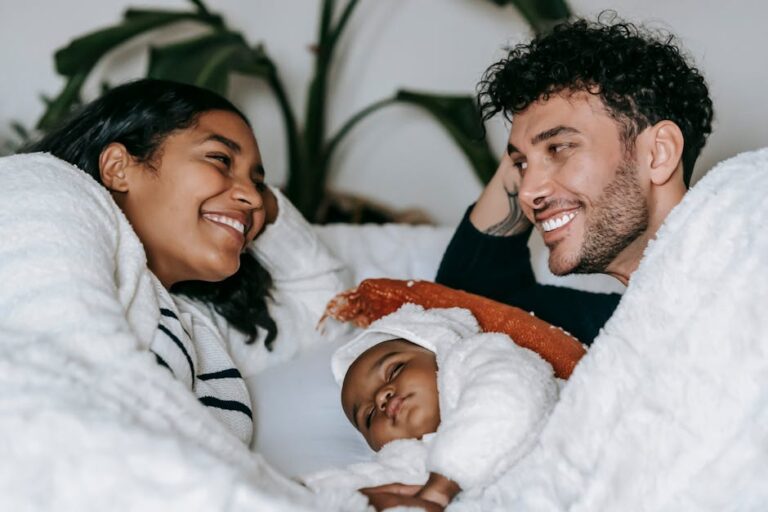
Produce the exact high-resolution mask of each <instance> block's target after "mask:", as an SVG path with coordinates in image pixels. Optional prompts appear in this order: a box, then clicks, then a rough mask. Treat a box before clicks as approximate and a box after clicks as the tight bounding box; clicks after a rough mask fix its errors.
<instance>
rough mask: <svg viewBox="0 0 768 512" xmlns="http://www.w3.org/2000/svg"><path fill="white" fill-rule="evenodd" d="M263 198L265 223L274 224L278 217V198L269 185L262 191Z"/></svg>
mask: <svg viewBox="0 0 768 512" xmlns="http://www.w3.org/2000/svg"><path fill="white" fill-rule="evenodd" d="M261 200H262V201H263V202H264V216H265V219H264V220H265V222H264V225H265V226H266V225H267V224H272V223H273V222H275V219H277V210H278V207H277V198H276V197H275V194H273V193H272V190H271V189H270V188H269V187H264V190H263V191H262V192H261Z"/></svg>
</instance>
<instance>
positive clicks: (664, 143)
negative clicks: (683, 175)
mask: <svg viewBox="0 0 768 512" xmlns="http://www.w3.org/2000/svg"><path fill="white" fill-rule="evenodd" d="M649 135H650V136H651V165H650V169H649V170H650V178H651V182H652V183H653V184H654V185H657V186H658V185H664V184H665V183H666V182H667V181H669V179H670V178H671V177H672V175H673V174H674V173H675V171H676V170H677V169H678V168H680V169H682V165H683V144H684V139H683V132H682V131H681V130H680V127H679V126H677V124H675V123H673V122H672V121H659V122H658V123H656V124H655V125H653V126H652V127H651V133H650V134H649Z"/></svg>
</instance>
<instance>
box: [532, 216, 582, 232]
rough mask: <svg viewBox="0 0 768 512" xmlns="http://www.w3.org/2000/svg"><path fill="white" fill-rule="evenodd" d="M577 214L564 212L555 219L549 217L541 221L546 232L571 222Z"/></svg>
mask: <svg viewBox="0 0 768 512" xmlns="http://www.w3.org/2000/svg"><path fill="white" fill-rule="evenodd" d="M575 216H576V214H575V213H564V214H563V215H562V216H560V217H555V218H553V219H547V220H545V221H544V222H542V223H541V228H542V229H543V230H544V232H545V233H546V232H548V231H552V230H553V229H557V228H561V227H563V226H565V225H566V224H568V223H569V222H571V221H572V220H573V218H574V217H575Z"/></svg>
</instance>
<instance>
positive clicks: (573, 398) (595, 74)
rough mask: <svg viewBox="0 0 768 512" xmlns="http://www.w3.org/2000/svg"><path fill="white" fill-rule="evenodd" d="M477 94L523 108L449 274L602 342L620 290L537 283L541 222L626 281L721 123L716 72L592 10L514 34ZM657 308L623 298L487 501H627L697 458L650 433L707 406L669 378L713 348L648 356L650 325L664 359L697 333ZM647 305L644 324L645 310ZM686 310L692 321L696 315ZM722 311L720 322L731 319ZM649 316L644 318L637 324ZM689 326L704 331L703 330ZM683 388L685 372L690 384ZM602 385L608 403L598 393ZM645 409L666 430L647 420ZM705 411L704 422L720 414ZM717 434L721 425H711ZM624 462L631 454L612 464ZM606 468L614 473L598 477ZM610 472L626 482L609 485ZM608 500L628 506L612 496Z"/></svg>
mask: <svg viewBox="0 0 768 512" xmlns="http://www.w3.org/2000/svg"><path fill="white" fill-rule="evenodd" d="M480 105H481V109H482V111H483V114H484V117H485V118H486V119H488V118H490V117H492V116H494V115H495V114H497V113H499V112H503V113H504V114H505V116H506V117H507V119H509V120H510V121H511V123H512V126H511V131H510V136H509V141H508V147H507V154H506V155H505V156H504V158H503V159H502V162H501V164H500V166H499V169H498V171H497V173H496V175H495V176H494V178H493V179H492V180H491V182H490V183H489V184H488V186H487V187H486V189H485V190H484V191H483V193H482V195H481V196H480V199H479V200H478V202H477V204H475V205H474V206H473V207H472V208H470V210H469V211H468V212H467V215H466V216H465V217H464V220H463V221H462V223H461V225H460V226H459V228H458V229H457V231H456V234H455V235H454V238H453V239H452V241H451V243H450V245H449V247H448V249H447V250H446V254H445V256H444V258H443V261H442V263H441V265H440V270H439V271H438V275H437V279H436V280H437V281H439V282H442V283H443V284H446V285H449V286H453V287H456V288H461V289H465V290H468V291H472V292H474V293H479V294H482V295H486V296H489V297H491V298H494V299H496V300H500V301H503V302H507V303H510V304H513V305H516V306H519V307H523V308H525V309H528V310H530V311H534V312H536V314H537V315H539V316H540V317H542V318H543V319H545V320H547V321H549V322H551V323H553V324H556V325H560V326H562V327H564V328H566V329H567V330H569V331H571V332H572V333H573V334H575V335H576V336H577V337H579V338H580V339H581V340H582V341H584V342H591V341H592V339H593V338H594V337H595V336H596V335H597V332H598V331H599V329H600V327H601V326H602V325H603V324H604V323H605V322H606V321H607V319H608V318H610V317H611V315H612V314H613V311H614V309H615V308H616V306H617V303H618V300H619V297H618V296H617V295H607V294H592V293H586V292H579V291H575V290H568V289H564V288H557V287H551V286H543V285H539V284H537V283H536V282H535V280H534V278H533V273H532V270H531V267H530V262H529V253H528V250H527V247H526V242H527V238H528V235H529V233H530V231H531V229H532V227H535V228H536V229H538V230H539V232H540V233H541V235H542V238H543V240H544V243H545V244H546V246H547V247H548V249H549V267H550V270H551V271H552V272H553V273H554V274H557V275H566V274H571V273H597V272H599V273H607V274H609V275H612V276H614V277H616V278H617V279H619V280H620V281H621V282H622V283H624V284H625V285H626V284H629V282H630V278H631V276H632V274H633V273H634V272H635V270H636V269H637V268H638V266H639V264H640V260H641V259H642V258H643V255H644V252H645V250H646V248H647V247H648V245H649V242H650V241H651V240H652V239H654V237H655V236H656V234H657V231H658V230H659V228H660V227H661V225H662V224H663V223H664V220H665V219H666V218H667V216H668V214H670V212H671V211H672V210H673V209H674V208H675V206H677V205H678V204H679V203H680V202H681V201H682V199H683V196H684V195H685V194H686V191H687V188H688V186H689V185H690V180H691V175H692V173H693V167H694V164H695V162H696V159H697V157H698V156H699V153H700V151H701V149H702V147H703V146H704V143H705V141H706V138H707V136H708V135H709V133H710V132H711V123H712V101H711V100H710V98H709V93H708V90H707V86H706V83H705V82H704V79H703V77H702V76H701V74H700V73H699V72H698V71H697V70H696V68H694V67H693V66H692V65H690V64H689V63H688V62H687V61H686V59H685V57H684V56H683V55H682V54H681V51H680V49H679V48H678V47H677V46H676V45H675V42H674V39H673V38H671V37H659V36H656V35H654V34H650V33H646V32H645V31H643V30H642V29H640V28H638V27H635V26H633V25H631V24H626V23H616V24H614V23H602V22H598V23H594V24H592V23H588V22H586V21H583V20H581V21H575V22H572V23H565V24H562V25H559V26H557V27H555V29H554V30H553V32H552V33H550V34H547V35H543V36H539V37H537V38H535V39H534V40H533V41H531V42H530V43H528V44H522V45H518V46H516V47H515V48H513V49H512V50H511V51H510V52H509V54H508V55H507V57H506V58H504V59H502V60H501V61H499V62H497V63H496V64H494V65H492V66H491V67H490V68H489V69H488V71H487V72H486V74H485V76H484V78H483V80H482V82H481V84H480ZM693 265H694V262H690V264H689V266H693ZM646 277H647V276H646ZM677 278H678V280H680V279H681V278H680V276H678V277H677ZM655 285H656V286H658V283H655ZM690 295H694V296H695V298H696V299H697V300H700V299H701V295H700V294H699V295H696V294H695V293H693V292H691V293H690V294H689V295H687V296H686V295H683V296H685V297H688V296H690ZM638 297H639V298H638ZM633 299H634V300H633V303H632V304H629V305H631V306H633V307H637V308H638V309H639V307H640V306H638V304H641V305H645V304H647V302H648V300H647V297H642V291H641V292H638V293H636V294H635V296H634V297H633ZM625 302H626V301H625ZM659 302H662V301H659ZM667 302H673V301H670V300H667ZM710 302H711V301H710ZM656 306H658V305H656ZM665 306H669V304H665ZM629 309H632V308H629ZM658 309H660V310H661V311H655V312H654V314H653V315H651V314H648V317H644V316H643V314H642V313H634V312H633V311H628V308H624V311H623V312H622V313H623V315H622V316H623V318H621V319H620V320H621V321H620V322H616V325H617V326H618V327H617V328H615V329H613V332H606V333H604V337H605V338H607V339H606V340H605V342H604V343H601V347H600V349H602V350H601V351H599V352H600V354H599V355H598V354H596V353H594V351H593V352H591V353H590V354H589V355H588V356H587V358H586V359H588V360H587V361H585V362H584V363H581V364H580V368H579V369H577V371H579V370H581V372H580V375H579V378H578V379H575V382H573V383H569V386H568V389H567V391H568V392H569V393H570V394H568V395H567V396H568V399H567V400H564V401H563V402H561V403H560V404H559V405H558V406H557V408H556V410H555V412H554V413H553V415H552V417H551V419H550V421H549V423H548V425H547V428H548V430H545V433H544V435H543V436H542V440H541V442H540V444H539V446H537V448H536V450H534V452H533V454H532V455H531V457H529V459H527V460H524V462H523V463H521V464H520V465H519V468H520V469H519V470H515V471H513V472H512V473H511V474H510V475H509V476H508V479H507V481H502V483H501V484H500V486H499V489H494V492H490V493H489V494H488V495H487V496H486V498H487V499H488V500H490V502H495V506H493V507H491V508H488V509H489V510H490V509H494V510H496V509H500V510H501V509H503V510H511V509H519V510H559V509H563V510H565V509H570V508H569V507H570V506H571V505H572V504H574V503H582V504H583V503H591V504H595V503H598V504H600V505H595V506H593V507H591V506H586V507H582V508H581V509H583V510H629V509H632V506H630V503H632V502H631V500H630V499H628V497H630V498H631V499H634V500H641V499H644V498H643V496H644V494H643V493H644V492H645V493H647V494H645V496H650V493H649V488H648V487H647V486H648V485H649V484H648V474H651V475H653V474H655V473H654V472H658V471H660V470H662V469H663V468H664V467H669V466H670V465H672V464H673V461H674V460H675V456H676V455H680V459H681V460H686V461H687V462H688V461H690V459H691V458H693V459H695V458H696V454H695V453H694V454H693V455H691V452H679V453H675V452H674V451H670V450H669V449H667V450H666V452H664V448H665V446H666V445H664V443H661V444H660V445H656V446H652V447H649V446H648V445H646V444H644V443H647V442H650V443H653V442H655V440H656V439H664V438H665V436H667V435H668V437H669V439H673V438H674V436H675V434H679V432H675V431H674V429H675V427H676V426H679V425H682V424H684V422H685V419H684V418H676V421H669V420H668V419H667V418H668V417H670V416H671V415H672V414H674V407H678V406H679V407H682V405H683V404H685V405H689V406H690V403H693V404H694V406H692V407H691V408H692V409H693V410H694V411H697V409H695V404H696V402H697V400H701V398H700V397H697V396H695V395H692V396H693V397H694V398H693V399H690V400H684V399H683V398H678V397H677V396H676V395H675V393H670V390H669V388H668V387H665V383H666V380H665V379H672V378H673V377H671V375H674V374H675V373H676V372H680V373H681V374H684V375H685V376H686V377H688V378H689V381H690V382H695V383H696V384H695V385H697V386H701V383H700V382H697V381H695V379H696V378H697V377H700V376H701V375H704V376H705V378H706V379H709V380H710V381H711V380H712V375H713V374H715V375H716V373H717V372H716V371H707V372H702V373H697V371H698V370H697V365H699V364H703V363H701V362H700V361H696V363H695V364H691V361H690V360H689V359H686V358H685V357H686V356H688V355H691V354H694V357H695V356H696V355H697V352H696V351H695V350H693V349H691V348H687V350H685V351H682V352H677V353H675V352H674V351H672V352H670V353H669V357H668V358H666V359H667V360H668V362H667V363H662V362H660V361H656V360H654V359H653V357H646V356H645V352H643V351H644V350H646V349H647V348H648V347H649V346H650V344H651V342H652V341H662V342H663V343H664V345H663V346H662V347H661V348H660V349H659V350H658V354H657V355H655V357H659V356H660V357H661V358H662V360H663V359H664V358H665V356H666V355H667V353H666V352H665V350H667V349H669V350H672V349H670V347H673V341H675V340H676V339H677V338H685V336H684V335H683V334H681V331H682V329H683V328H682V327H679V326H675V328H674V329H672V328H670V329H667V330H666V331H665V330H664V328H666V327H668V326H671V325H672V323H673V322H670V323H669V324H668V325H663V324H662V322H661V321H660V320H665V321H666V320H668V319H669V318H672V317H670V316H669V315H670V313H671V311H670V310H671V309H672V308H671V307H668V308H666V309H665V308H658V307H657V310H658ZM635 311H637V310H635ZM643 313H647V312H643ZM617 314H618V312H617ZM704 314H705V315H708V317H709V319H712V318H713V317H714V315H712V314H707V313H704ZM638 318H640V320H639V324H638V325H633V324H632V320H637V319H638ZM648 319H650V321H648V322H647V323H648V325H647V326H645V325H644V324H643V323H644V322H646V321H647V320H648ZM674 321H675V322H677V323H679V324H683V325H685V321H686V317H683V316H680V317H678V318H674ZM713 326H715V327H718V328H721V327H722V322H721V323H719V324H718V323H717V322H715V323H714V324H713ZM630 327H631V328H630ZM638 328H646V330H645V332H640V333H639V334H638V332H637V331H636V329H638ZM653 329H658V330H659V331H658V332H657V331H653ZM662 337H666V338H665V339H664V340H662ZM627 340H629V341H628V342H627ZM686 341H687V342H692V340H691V339H690V337H688V338H686ZM715 346H718V345H717V344H715ZM720 346H722V345H720ZM627 347H631V348H630V349H627ZM611 351H613V352H611ZM606 353H609V354H611V355H610V356H606ZM680 354H682V356H681V355H680ZM675 357H679V362H680V365H681V366H679V367H678V366H677V363H678V360H677V359H675ZM703 358H704V359H705V360H706V355H705V356H704V357H703ZM686 365H687V366H686ZM704 366H706V365H704ZM585 367H586V368H585ZM654 367H660V368H663V369H662V371H661V372H660V375H661V376H662V378H661V380H660V382H658V383H657V382H652V383H649V382H648V381H647V380H646V379H648V378H649V376H652V375H653V373H652V372H653V368H654ZM708 370H712V369H711V368H708ZM644 372H646V373H644ZM644 385H645V386H647V388H648V389H650V388H651V387H654V392H649V391H648V390H647V389H646V390H644V389H643V386H644ZM691 385H692V386H693V385H694V384H691ZM656 387H658V389H660V390H661V391H656V389H655V388H656ZM675 391H677V390H675ZM719 391H720V390H718V389H717V388H715V389H712V396H713V397H715V396H716V397H717V399H718V400H719V401H714V402H713V403H717V404H719V405H722V404H723V400H724V399H723V400H720V399H721V398H723V397H724V396H725V395H723V394H722V393H719ZM686 392H688V391H687V388H685V387H683V388H682V390H681V391H680V393H681V394H683V395H685V393H686ZM598 395H600V396H598ZM646 395H647V396H646ZM688 395H691V392H688ZM669 396H672V397H673V398H674V399H675V400H677V401H674V400H673V403H672V405H671V406H670V404H669V403H665V402H664V398H667V397H669ZM630 397H631V398H630ZM685 398H686V399H687V398H688V396H685ZM643 400H645V402H644V401H643ZM595 401H597V402H598V403H599V405H598V406H593V405H592V403H593V402H595ZM632 403H634V404H639V405H638V407H637V408H636V409H637V410H633V409H631V408H630V407H629V406H628V405H626V404H632ZM670 408H671V409H672V410H670ZM716 408H717V407H715V406H713V407H712V408H711V409H713V410H714V409H716ZM626 411H631V413H627V412H626ZM665 414H666V415H667V416H666V418H665V417H664V415H665ZM616 418H622V420H621V422H620V423H619V422H618V420H617V419H616ZM648 418H652V419H653V421H652V422H651V425H656V428H657V431H653V430H652V429H651V430H648V429H646V430H643V427H645V426H646V424H647V421H648ZM659 418H661V419H659ZM703 418H704V419H703V420H702V423H704V424H706V423H711V424H714V422H712V420H711V418H708V417H706V416H704V417H703ZM699 419H701V418H699V417H695V418H694V422H692V423H691V426H690V429H689V430H685V432H686V434H687V435H689V437H690V438H692V439H695V438H696V435H698V434H700V433H701V431H700V430H697V429H700V428H701V423H695V421H698V420H699ZM617 425H618V427H624V426H626V428H624V430H622V432H623V433H625V434H626V436H627V438H626V439H624V438H622V437H616V436H615V435H613V434H612V432H613V431H614V430H615V429H616V428H617ZM633 428H635V430H633ZM721 430H722V429H721ZM649 431H650V432H653V434H654V435H648V432H649ZM569 433H570V436H569ZM643 435H645V437H643ZM612 436H613V437H612ZM654 436H655V437H654ZM712 439H713V440H714V441H716V442H720V441H722V439H720V438H716V436H714V435H713V436H712ZM630 440H631V441H630ZM676 440H677V439H676ZM689 440H690V439H686V441H689ZM683 445H684V442H683V441H680V443H679V446H683ZM659 446H660V448H659ZM671 446H678V445H675V444H674V443H673V444H671ZM679 446H678V447H679ZM627 447H628V448H627ZM667 448H668V446H667ZM654 449H655V450H656V451H654ZM623 450H624V451H623ZM633 450H634V451H633ZM644 450H647V453H646V452H644ZM644 453H646V456H645V457H644V456H643V454H644ZM650 453H653V456H649V455H648V454H650ZM683 455H684V456H683ZM606 460H607V461H609V463H606V462H605V461H606ZM616 461H619V462H616ZM619 463H621V464H624V466H618V465H617V466H613V465H612V464H619ZM601 464H602V465H603V466H604V467H603V466H601ZM633 465H634V466H636V467H637V468H642V471H641V470H638V471H636V474H637V477H638V478H637V480H634V479H633V477H632V476H628V477H627V478H622V474H623V473H622V472H621V471H619V470H618V469H617V468H619V467H621V468H624V469H625V470H626V469H627V468H632V466H633ZM645 466H647V467H645ZM690 467H697V466H695V464H691V465H690ZM686 469H687V467H686ZM596 474H599V475H603V478H602V479H596V478H592V476H594V475H596ZM627 474H628V475H629V474H630V472H627ZM610 478H615V479H617V481H618V483H615V482H612V481H611V480H610ZM606 482H607V483H606ZM636 482H641V483H640V484H637V483H636ZM676 483H677V482H676ZM611 485H613V486H614V489H613V494H612V493H606V492H605V490H606V488H610V487H611ZM621 485H624V488H621ZM633 485H634V486H635V487H632V486H633ZM684 485H685V484H684V483H683V484H680V487H677V488H676V487H673V486H669V487H667V488H664V486H661V488H662V489H663V490H664V491H665V492H666V494H664V493H663V492H662V493H659V494H658V495H654V498H656V497H658V496H661V498H659V499H666V498H668V497H669V496H670V493H674V492H677V491H678V490H679V489H680V488H682V486H684ZM644 486H645V487H644ZM670 489H671V490H670ZM366 492H367V493H368V495H369V496H370V497H371V499H372V500H373V502H374V504H375V505H376V506H377V508H378V509H382V508H384V506H383V505H384V504H386V505H387V506H390V505H392V504H409V505H414V506H421V507H423V508H429V507H432V508H435V504H433V503H420V502H418V499H417V498H415V497H411V496H409V494H411V493H412V490H409V488H408V487H407V486H398V485H396V484H393V485H391V486H384V487H381V488H376V489H371V490H367V491H366ZM606 496H608V498H605V497H606ZM612 498H615V499H614V500H613V501H611V499H612ZM580 500H581V501H580ZM607 502H608V503H613V504H616V503H618V504H619V506H616V507H611V506H609V507H607V508H606V506H605V503H607ZM646 502H648V500H647V499H646ZM635 504H637V502H636V503H635ZM628 507H629V508H628ZM642 508H643V506H636V507H635V508H634V509H642ZM436 509H439V506H438V508H436ZM575 509H579V507H578V506H577V507H575Z"/></svg>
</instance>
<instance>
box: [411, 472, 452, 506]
mask: <svg viewBox="0 0 768 512" xmlns="http://www.w3.org/2000/svg"><path fill="white" fill-rule="evenodd" d="M460 492H461V487H459V484H457V483H456V482H454V481H453V480H449V479H448V478H446V477H444V476H443V475H440V474H438V473H430V474H429V480H427V483H426V484H424V486H423V487H422V488H421V490H420V491H419V492H418V493H416V496H417V497H419V498H423V499H425V500H429V501H431V502H433V503H437V504H438V505H440V506H441V507H443V508H445V507H447V506H448V504H449V503H450V502H451V501H452V500H453V498H454V497H455V496H456V495H457V494H459V493H460Z"/></svg>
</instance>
